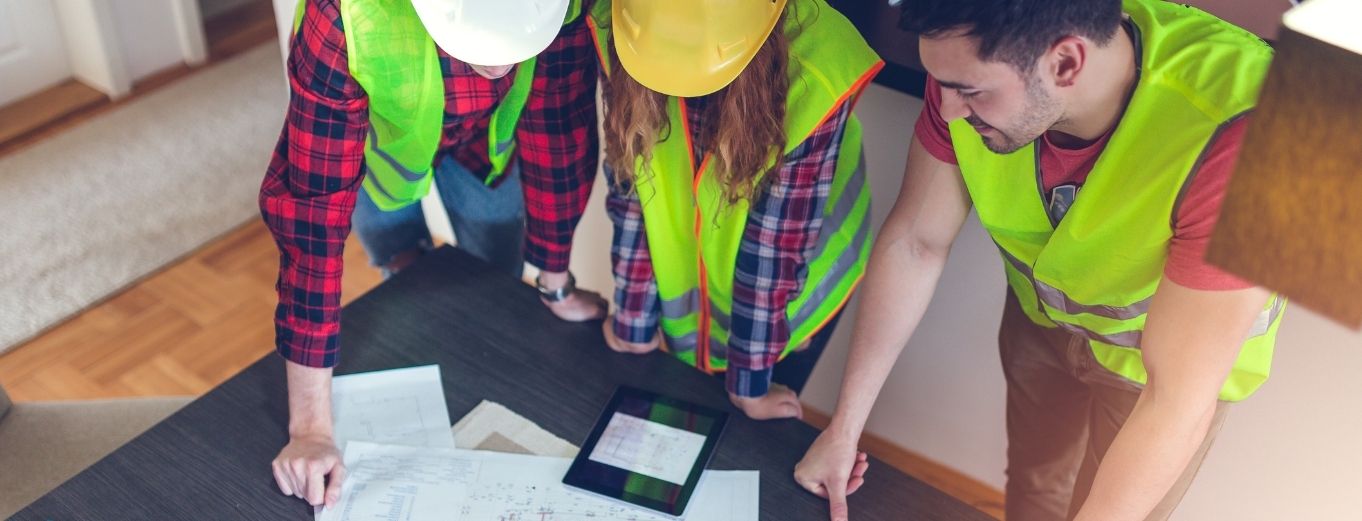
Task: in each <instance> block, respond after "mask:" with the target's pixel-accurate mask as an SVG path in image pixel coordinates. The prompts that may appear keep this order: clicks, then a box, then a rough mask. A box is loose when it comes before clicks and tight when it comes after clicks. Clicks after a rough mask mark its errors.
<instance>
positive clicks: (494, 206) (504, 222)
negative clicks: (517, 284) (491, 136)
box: [435, 158, 525, 277]
mask: <svg viewBox="0 0 1362 521" xmlns="http://www.w3.org/2000/svg"><path fill="white" fill-rule="evenodd" d="M505 175H506V176H507V178H506V179H505V180H504V181H502V183H501V185H500V186H497V187H496V188H492V187H489V186H487V185H486V184H484V183H483V182H482V180H480V179H478V177H477V176H474V175H473V174H472V173H470V172H468V170H466V169H465V168H464V167H463V166H462V165H460V164H459V162H458V161H455V160H454V159H453V158H445V160H444V161H442V162H441V163H440V167H439V168H438V169H437V175H436V178H435V182H436V186H437V187H439V191H440V200H441V201H442V202H444V205H445V211H447V212H449V222H450V224H451V225H452V226H453V228H454V239H455V240H456V241H458V246H459V248H462V249H463V250H465V251H467V252H469V253H472V254H473V255H475V256H477V257H479V258H481V259H483V260H485V261H487V262H490V263H491V264H492V265H494V266H496V267H497V268H498V269H500V270H501V271H503V272H505V273H508V274H510V275H514V276H516V277H519V276H520V273H521V271H523V269H524V266H525V198H524V194H522V193H521V188H520V168H519V163H514V164H513V165H512V166H511V167H510V168H508V169H507V172H506V174H505Z"/></svg>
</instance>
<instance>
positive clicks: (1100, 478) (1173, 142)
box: [795, 0, 1285, 521]
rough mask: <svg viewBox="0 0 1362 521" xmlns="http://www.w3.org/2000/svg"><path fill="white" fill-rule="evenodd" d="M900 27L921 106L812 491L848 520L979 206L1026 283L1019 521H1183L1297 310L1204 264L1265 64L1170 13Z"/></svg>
mask: <svg viewBox="0 0 1362 521" xmlns="http://www.w3.org/2000/svg"><path fill="white" fill-rule="evenodd" d="M902 23H903V25H904V27H905V28H907V29H909V30H914V31H917V32H918V33H919V34H920V35H921V39H920V50H921V56H922V63H923V65H924V66H925V67H926V68H927V70H928V72H929V73H930V76H929V78H928V82H927V87H926V96H925V106H924V109H923V111H922V114H921V115H920V116H919V118H918V122H917V127H916V131H915V133H914V134H915V135H914V137H913V140H912V143H911V144H910V148H909V154H908V166H907V170H906V172H905V178H904V182H903V188H902V191H901V192H900V194H899V198H898V202H897V203H896V204H895V206H894V209H893V210H892V212H891V213H890V216H889V219H888V221H887V222H886V223H885V225H884V227H883V229H882V230H881V233H880V236H879V238H878V240H877V241H876V243H875V248H874V250H873V252H872V257H871V258H872V260H871V262H870V268H869V271H868V273H867V275H866V279H867V280H866V284H865V292H864V294H863V298H864V299H865V301H864V302H863V305H862V306H861V307H860V312H859V315H860V316H859V317H857V318H858V320H857V321H856V322H857V323H856V329H855V332H854V334H853V337H852V347H851V353H850V359H849V361H848V364H847V369H846V374H845V379H844V382H843V386H842V392H841V396H840V399H839V401H838V404H837V410H836V413H835V414H834V416H833V419H832V422H831V424H830V426H829V427H828V429H827V430H825V431H824V432H823V434H822V435H821V436H819V438H818V440H817V441H815V442H814V444H813V446H812V447H810V448H809V451H808V453H807V454H806V455H805V457H804V459H803V461H801V462H800V463H799V465H798V466H797V467H796V469H795V479H796V480H797V481H798V482H799V483H800V484H801V485H803V486H804V487H805V488H807V489H809V490H810V491H812V492H814V493H815V494H818V495H820V496H823V497H827V498H828V499H829V500H830V503H831V509H832V518H833V519H834V520H845V519H847V511H846V510H847V509H846V498H845V496H846V494H849V493H851V492H854V491H855V490H856V489H857V488H859V487H860V485H861V484H862V483H864V479H865V478H864V473H865V468H866V465H865V463H864V457H863V456H862V455H861V454H859V453H858V452H857V449H856V443H857V439H858V438H859V437H860V434H861V432H862V430H863V429H864V426H865V421H866V418H867V416H868V415H869V413H870V409H871V406H872V405H873V403H874V400H875V397H876V395H877V394H878V393H879V389H880V387H881V386H882V385H883V383H884V381H885V379H886V378H887V377H888V373H889V370H890V368H891V367H892V366H893V362H894V359H895V358H897V356H898V354H899V353H900V352H901V351H902V349H903V346H904V344H905V343H906V342H907V341H908V339H909V337H910V336H911V335H912V333H913V331H914V329H916V327H917V324H918V322H919V321H920V320H921V318H922V315H923V312H924V310H925V309H926V307H927V304H928V302H929V300H930V298H931V295H932V292H933V289H934V287H935V285H936V281H937V279H938V277H939V276H940V274H941V271H942V268H943V266H944V264H945V261H946V257H947V255H948V253H949V251H950V247H951V243H952V242H954V240H955V237H956V235H957V234H958V233H959V230H960V227H961V226H962V225H963V224H964V221H965V218H966V216H967V215H968V214H969V211H970V208H971V207H973V208H974V209H975V210H976V211H977V213H978V216H979V221H980V223H981V224H982V225H983V227H984V229H985V230H986V231H987V232H988V233H989V235H990V237H991V238H992V239H993V241H994V242H995V243H996V245H997V247H998V249H999V252H1000V253H1001V256H1002V258H1003V268H1004V271H1005V273H1006V275H1007V282H1008V291H1007V298H1006V304H1005V308H1004V312H1003V319H1002V325H1001V327H1000V331H999V347H1000V355H1001V358H1002V364H1003V373H1004V375H1005V377H1006V380H1007V434H1008V467H1007V476H1008V481H1007V505H1006V508H1007V519H1008V520H1009V521H1028V520H1052V519H1081V520H1102V521H1108V520H1141V519H1166V518H1168V516H1169V515H1170V514H1171V513H1172V511H1173V509H1174V508H1175V507H1176V506H1177V503H1178V502H1179V501H1180V500H1181V498H1182V495H1183V493H1184V492H1185V491H1186V490H1187V487H1188V485H1190V484H1191V481H1192V478H1193V476H1194V475H1195V473H1196V470H1197V468H1198V467H1199V466H1200V464H1201V461H1202V459H1203V458H1204V457H1205V455H1206V451H1207V450H1208V449H1209V448H1210V445H1211V442H1212V440H1213V439H1214V437H1215V434H1216V433H1217V432H1218V431H1219V429H1220V425H1221V423H1222V422H1223V420H1224V418H1225V414H1226V411H1227V409H1228V406H1229V404H1230V403H1232V402H1236V401H1239V400H1242V399H1244V398H1247V397H1248V396H1249V395H1251V394H1253V392H1254V391H1255V390H1256V389H1257V388H1258V387H1259V386H1260V385H1261V384H1262V383H1263V381H1264V380H1266V379H1267V374H1268V369H1269V367H1270V365H1271V359H1272V349H1273V344H1274V341H1275V337H1276V333H1277V329H1278V326H1279V324H1280V322H1281V315H1282V310H1283V307H1284V305H1285V302H1284V300H1283V299H1282V298H1280V297H1278V296H1277V295H1274V294H1271V293H1269V292H1268V291H1267V290H1264V289H1262V288H1257V287H1254V286H1253V285H1252V284H1250V283H1247V282H1244V281H1242V280H1239V279H1237V278H1235V277H1233V276H1231V275H1229V274H1226V273H1224V272H1222V271H1220V270H1219V269H1217V268H1215V267H1213V266H1210V265H1208V264H1207V263H1206V262H1205V261H1204V260H1203V257H1204V252H1205V250H1206V246H1207V242H1208V240H1209V236H1210V232H1211V230H1212V229H1213V228H1214V226H1215V221H1216V218H1217V215H1218V213H1219V207H1220V202H1221V199H1222V197H1223V195H1224V189H1225V185H1226V182H1227V181H1228V178H1229V173H1230V171H1231V170H1233V166H1234V160H1235V157H1236V156H1237V152H1238V147H1239V144H1240V142H1241V139H1242V137H1243V132H1244V128H1245V121H1246V118H1245V114H1246V113H1247V112H1248V111H1249V110H1250V109H1252V107H1253V105H1254V102H1255V101H1256V98H1257V93H1258V90H1259V87H1260V85H1261V83H1262V79H1263V76H1264V74H1265V72H1266V70H1267V65H1268V63H1269V62H1270V61H1271V58H1272V51H1271V49H1270V48H1268V47H1267V45H1265V44H1264V43H1263V42H1262V41H1261V40H1259V39H1258V38H1257V37H1255V36H1253V35H1251V34H1249V33H1247V32H1246V31H1243V30H1242V29H1239V28H1237V27H1234V26H1232V25H1230V24H1228V23H1226V22H1223V21H1221V20H1219V19H1216V18H1214V17H1212V16H1210V15H1208V14H1206V13H1204V12H1201V11H1199V10H1196V9H1194V8H1191V7H1186V6H1182V5H1177V4H1173V3H1165V2H1162V1H1157V0H1126V1H1125V2H1124V4H1123V3H1122V2H1119V1H1118V0H1100V1H1099V0H1091V1H1073V0H1030V1H1027V0H1011V1H1007V0H993V1H986V0H976V1H961V0H917V1H914V0H908V1H907V2H906V3H905V5H904V14H903V20H902ZM1080 194H1081V195H1080Z"/></svg>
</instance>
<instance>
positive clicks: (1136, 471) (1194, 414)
mask: <svg viewBox="0 0 1362 521" xmlns="http://www.w3.org/2000/svg"><path fill="white" fill-rule="evenodd" d="M1215 408H1216V400H1215V398H1214V396H1209V397H1203V398H1200V399H1185V398H1180V397H1178V398H1175V397H1171V396H1159V395H1158V394H1157V391H1156V390H1153V389H1152V388H1146V389H1145V391H1144V392H1143V393H1141V394H1140V398H1139V400H1138V401H1137V402H1136V404H1135V408H1134V409H1133V410H1132V411H1131V414H1130V417H1129V418H1128V419H1127V420H1126V422H1125V425H1124V426H1122V427H1121V431H1120V433H1119V434H1117V435H1116V439H1115V440H1114V441H1113V442H1112V444H1111V447H1110V448H1108V449H1107V453H1106V456H1105V457H1104V458H1103V459H1102V464H1101V466H1100V467H1099V468H1098V470H1097V476H1096V477H1095V479H1094V480H1093V485H1092V491H1091V492H1090V493H1089V495H1088V499H1087V501H1086V502H1085V503H1084V504H1083V506H1082V508H1081V509H1080V510H1079V513H1078V517H1077V518H1076V520H1103V521H1108V520H1124V519H1129V520H1133V521H1138V520H1141V519H1144V518H1145V516H1147V515H1148V514H1149V512H1150V511H1151V510H1153V509H1154V507H1155V506H1157V505H1158V504H1159V502H1160V501H1161V500H1162V499H1163V497H1164V496H1165V495H1166V494H1167V493H1168V490H1169V489H1170V488H1172V486H1173V484H1174V483H1176V482H1177V480H1178V478H1179V477H1180V476H1181V475H1182V472H1183V470H1184V469H1185V468H1186V467H1187V463H1188V462H1189V461H1191V459H1192V457H1193V455H1194V454H1195V453H1196V451H1197V449H1198V448H1199V447H1200V446H1201V444H1202V442H1203V441H1205V438H1206V433H1207V431H1208V429H1209V427H1210V425H1211V421H1212V419H1213V417H1214V416H1215Z"/></svg>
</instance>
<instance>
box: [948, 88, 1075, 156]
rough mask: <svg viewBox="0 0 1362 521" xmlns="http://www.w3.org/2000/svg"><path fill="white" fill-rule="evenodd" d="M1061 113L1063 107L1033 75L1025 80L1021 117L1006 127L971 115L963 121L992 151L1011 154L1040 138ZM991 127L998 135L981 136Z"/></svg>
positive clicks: (1057, 119)
mask: <svg viewBox="0 0 1362 521" xmlns="http://www.w3.org/2000/svg"><path fill="white" fill-rule="evenodd" d="M1062 114H1063V108H1062V107H1060V104H1059V101H1058V100H1055V99H1054V97H1052V96H1050V93H1049V92H1046V91H1045V89H1044V88H1043V87H1041V85H1040V80H1039V79H1038V78H1035V77H1034V76H1032V77H1029V78H1027V80H1026V106H1025V107H1024V108H1023V109H1022V114H1021V116H1020V117H1018V118H1017V120H1016V121H1015V122H1014V123H1012V124H1010V125H1008V126H1007V128H1006V129H1004V128H1002V127H997V126H994V125H990V124H988V123H985V122H984V120H982V119H980V118H979V117H978V116H975V115H973V114H971V115H970V116H969V117H966V118H965V121H967V122H968V123H969V124H970V125H973V126H974V129H975V130H976V131H978V132H979V138H980V139H981V140H983V142H984V147H986V148H988V149H989V150H990V151H992V152H993V153H995V154H1011V153H1013V152H1016V151H1017V150H1020V149H1021V148H1022V147H1025V146H1026V145H1029V144H1031V143H1032V142H1033V141H1035V140H1037V139H1040V136H1041V135H1042V134H1045V132H1046V131H1047V130H1050V127H1051V126H1053V125H1054V124H1055V122H1056V121H1059V119H1060V117H1061V116H1062ZM990 130H991V131H993V132H994V133H996V134H997V135H996V136H988V135H984V132H988V131H990Z"/></svg>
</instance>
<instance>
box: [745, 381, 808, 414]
mask: <svg viewBox="0 0 1362 521" xmlns="http://www.w3.org/2000/svg"><path fill="white" fill-rule="evenodd" d="M728 400H729V401H731V402H733V405H734V406H736V407H737V408H739V409H742V412H743V414H746V415H747V417H748V418H752V419H753V420H772V419H777V418H803V417H804V406H803V405H801V404H800V403H799V395H798V394H795V392H794V391H793V390H791V389H790V388H789V387H785V386H783V385H780V384H777V383H773V384H771V389H770V390H769V391H767V392H766V395H765V396H757V397H744V396H738V395H736V394H732V393H729V395H728Z"/></svg>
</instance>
